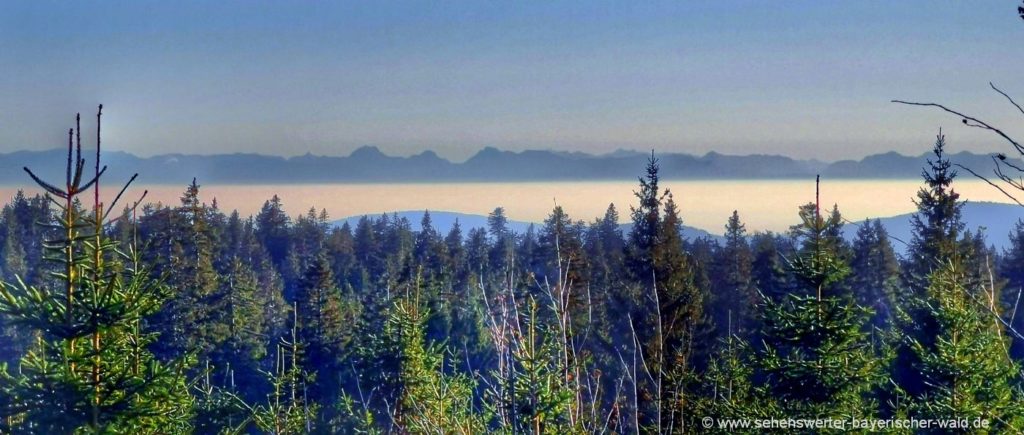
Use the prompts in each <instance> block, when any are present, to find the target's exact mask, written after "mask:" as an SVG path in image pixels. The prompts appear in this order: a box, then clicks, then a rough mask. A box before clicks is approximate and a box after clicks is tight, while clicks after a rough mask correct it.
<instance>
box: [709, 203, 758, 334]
mask: <svg viewBox="0 0 1024 435" xmlns="http://www.w3.org/2000/svg"><path fill="white" fill-rule="evenodd" d="M746 232H747V229H746V226H745V225H743V222H741V221H740V216H739V213H738V212H736V211H733V212H732V215H731V216H729V220H728V223H726V225H725V244H724V245H723V246H722V247H721V249H719V250H718V251H717V252H716V253H715V264H714V267H713V270H714V277H713V279H712V288H713V293H712V296H711V304H712V307H713V308H712V310H711V314H712V318H713V320H714V323H715V328H716V329H715V330H716V332H717V334H716V336H718V337H729V336H732V335H736V336H739V337H742V338H747V337H749V335H748V333H749V332H750V329H751V328H752V326H753V320H754V317H755V316H754V314H755V313H756V310H755V305H756V303H757V294H756V292H755V289H754V286H753V284H754V282H753V280H754V278H753V274H752V268H753V253H752V252H751V250H750V245H749V244H748V242H747V236H746Z"/></svg>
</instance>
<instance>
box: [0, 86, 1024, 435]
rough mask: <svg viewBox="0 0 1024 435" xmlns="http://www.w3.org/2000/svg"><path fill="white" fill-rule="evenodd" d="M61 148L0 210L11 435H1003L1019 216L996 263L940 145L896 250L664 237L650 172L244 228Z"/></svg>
mask: <svg viewBox="0 0 1024 435" xmlns="http://www.w3.org/2000/svg"><path fill="white" fill-rule="evenodd" d="M101 112H102V106H101V107H100V112H97V115H96V122H97V124H99V122H100V119H101V115H102V113H101ZM79 122H80V121H79ZM67 139H68V147H67V160H66V161H65V162H59V161H58V162H53V163H54V165H60V164H62V163H63V164H65V165H66V167H65V171H64V175H65V179H64V180H44V179H41V178H39V177H38V176H37V175H36V173H35V172H33V169H34V168H25V172H26V174H25V176H26V177H27V178H30V179H31V180H33V181H34V182H36V183H37V184H38V185H39V188H40V189H42V191H43V192H44V193H43V194H38V195H34V196H29V195H26V194H24V193H18V195H16V196H15V197H14V198H12V199H11V200H10V202H9V203H8V204H7V205H6V206H4V208H3V212H2V217H0V241H2V242H0V246H2V251H0V252H2V263H0V270H2V272H3V285H2V287H0V313H2V317H0V319H2V322H3V323H2V330H0V334H2V335H0V338H2V339H0V344H2V346H3V352H0V358H2V361H3V363H2V366H0V367H2V370H0V413H2V417H3V419H2V421H0V430H2V431H3V432H5V433H272V434H284V433H465V434H469V433H484V432H498V433H706V432H716V431H720V432H733V431H735V432H759V431H760V430H758V429H755V428H753V427H748V428H735V427H732V428H729V427H722V426H718V425H717V423H715V424H712V425H709V424H707V423H706V421H704V420H703V419H705V418H708V417H711V418H716V419H718V418H730V419H751V420H752V421H757V419H766V418H786V419H822V418H834V419H849V420H850V421H853V420H857V419H860V420H863V421H868V420H872V419H878V420H881V419H894V418H895V419H922V420H923V419H938V420H944V419H946V420H949V419H969V420H970V421H974V420H978V419H983V420H984V421H986V422H987V426H986V427H985V428H984V430H980V429H978V428H975V429H977V430H978V431H981V432H991V433H1008V432H1018V431H1020V430H1022V428H1024V392H1022V386H1024V384H1022V380H1024V376H1022V371H1021V362H1022V358H1024V336H1021V334H1020V332H1018V331H1021V330H1024V316H1019V315H1017V309H1018V308H1019V302H1020V294H1021V291H1020V288H1021V287H1022V286H1024V274H1022V272H1021V270H1022V263H1021V262H1022V261H1024V260H1022V259H1024V222H1021V223H1018V224H1017V226H1016V231H1015V232H1014V233H1013V234H1010V235H1009V237H1010V238H1011V242H1012V248H1011V249H1008V250H1005V251H1004V252H997V251H996V250H995V249H993V248H990V247H987V246H986V244H985V242H984V239H983V237H982V234H981V233H980V232H977V233H972V232H970V231H965V230H964V223H963V222H962V217H961V213H960V211H961V207H962V205H963V203H962V201H961V200H960V199H959V196H958V194H957V193H956V180H957V176H958V173H957V171H956V168H955V167H953V166H952V165H951V164H950V161H949V160H948V158H947V155H946V154H945V149H944V148H945V142H944V141H945V138H944V137H943V136H941V135H939V136H938V137H937V138H936V142H935V143H934V147H933V155H932V157H931V158H930V159H929V160H928V166H927V167H925V168H923V172H922V175H923V179H922V180H921V185H920V190H919V192H918V194H917V198H916V200H915V204H916V205H917V214H916V215H914V217H913V219H912V225H913V237H912V239H911V240H907V241H898V242H900V243H906V244H907V245H908V247H907V249H908V251H907V254H906V255H897V254H896V251H895V250H894V248H893V243H894V242H896V241H894V240H892V239H891V238H890V237H889V236H888V235H887V233H886V230H885V228H883V227H882V226H881V225H880V224H879V223H878V221H865V222H861V223H850V222H848V221H846V220H844V219H843V217H842V214H841V211H840V210H839V209H838V207H836V206H827V205H826V204H825V203H822V202H821V199H820V198H816V197H809V198H808V201H807V202H806V203H804V204H793V219H792V220H793V225H792V227H791V228H790V230H789V231H787V232H784V233H772V232H755V233H752V234H751V233H749V232H748V231H746V229H745V227H744V223H743V220H742V216H740V215H739V214H738V213H733V214H732V216H728V217H727V219H726V220H725V222H724V223H723V226H722V234H723V235H724V239H722V240H724V242H719V241H716V240H712V239H708V238H696V239H687V238H684V237H682V235H681V233H680V227H681V222H682V220H683V219H684V218H685V217H684V216H680V213H679V207H678V203H677V201H678V200H683V201H685V198H678V199H677V198H676V197H674V196H673V194H672V192H670V191H669V190H668V189H664V188H663V187H662V186H661V185H660V184H659V181H660V180H659V174H658V173H659V161H658V158H657V155H655V154H652V155H651V157H650V158H649V160H648V163H647V165H646V167H645V168H637V169H638V172H639V174H640V175H639V177H638V183H637V185H636V188H635V191H634V193H635V200H634V201H633V203H632V204H629V205H623V209H622V210H620V209H619V208H617V207H616V206H615V205H609V206H608V209H607V212H606V213H605V214H604V216H603V217H601V218H599V219H595V220H593V221H591V222H585V221H582V220H575V219H574V218H573V217H571V216H568V215H567V214H566V213H565V212H564V211H563V210H562V209H561V208H560V207H557V206H556V207H554V208H553V209H552V210H551V213H550V215H549V216H548V218H547V219H546V220H545V221H544V223H543V225H538V226H531V227H529V229H528V230H526V231H525V232H514V231H512V230H510V229H509V227H508V218H507V217H506V215H505V211H504V210H503V209H502V208H500V207H499V208H495V209H494V211H493V212H492V213H491V214H490V215H489V217H488V219H487V224H488V225H487V227H486V228H471V229H463V228H461V227H460V226H459V225H458V224H456V225H455V226H453V227H452V228H451V230H450V231H448V232H447V233H441V232H439V231H437V230H436V229H435V228H434V226H433V225H432V223H431V216H430V213H429V211H427V212H424V213H423V216H422V219H421V220H420V221H419V222H409V221H408V220H407V219H405V218H400V217H398V216H397V215H383V216H380V217H376V218H371V217H364V218H362V219H361V220H359V221H358V224H356V225H354V226H351V225H348V224H344V225H341V226H337V225H332V224H331V223H330V220H329V219H330V218H329V216H327V214H326V212H323V211H317V210H316V209H310V210H309V212H308V213H306V214H304V215H300V216H289V215H287V214H286V213H285V212H284V210H283V208H282V201H281V200H280V199H279V198H278V197H276V196H275V197H272V198H268V199H267V200H266V201H265V202H264V204H263V206H262V209H261V210H260V211H259V213H258V214H256V215H255V216H241V215H239V213H237V212H231V211H227V210H221V209H220V208H218V206H217V203H216V201H215V200H209V201H208V199H207V198H205V197H204V196H203V190H202V187H201V184H200V183H199V182H198V180H193V181H192V182H191V183H190V184H187V185H184V186H182V193H181V198H180V202H179V203H175V204H160V203H155V204H154V203H150V202H146V201H145V194H144V193H143V194H141V197H140V195H139V194H138V192H137V191H136V190H133V189H131V188H130V187H131V186H130V185H131V183H132V181H134V180H135V178H134V177H133V178H132V179H130V180H122V181H126V182H127V183H128V184H127V185H119V184H117V183H118V182H120V181H118V180H108V179H106V178H105V177H104V172H105V171H106V167H105V166H103V165H102V154H101V146H100V145H101V144H100V136H99V132H98V131H97V137H96V145H95V147H94V148H89V149H95V154H94V155H92V154H88V153H85V154H83V151H82V145H81V141H82V137H81V127H80V126H78V127H76V128H73V129H71V130H70V131H69V132H68V136H67ZM141 176H144V175H140V177H141ZM821 182H822V183H827V181H821ZM101 189H102V190H107V189H110V190H113V191H116V192H120V193H119V194H118V195H117V197H116V199H115V200H114V201H113V202H112V203H111V204H104V203H102V202H100V200H99V198H100V197H101ZM126 192H128V193H126ZM132 195H134V196H135V197H132ZM622 224H627V225H626V226H622ZM844 225H856V226H857V230H856V237H855V239H854V240H853V241H852V242H849V241H847V240H846V239H844V238H843V237H842V234H841V230H842V227H843V226H844ZM979 421H980V420H979ZM775 429H779V427H775ZM805 429H806V428H805ZM876 429H877V428H876ZM919 429H921V428H919V427H918V428H909V427H902V428H901V427H889V428H887V430H885V431H886V432H928V431H927V430H919ZM798 431H799V430H798ZM806 431H811V432H840V430H838V429H836V428H831V429H829V428H825V429H822V428H818V429H815V430H806ZM841 431H842V432H846V431H853V432H873V431H877V430H868V429H864V428H861V429H860V430H857V429H851V428H849V427H847V428H844V430H841ZM934 431H937V432H945V431H946V430H942V429H937V430H934ZM972 431H973V430H972Z"/></svg>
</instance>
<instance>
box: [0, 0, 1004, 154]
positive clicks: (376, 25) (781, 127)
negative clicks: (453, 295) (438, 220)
mask: <svg viewBox="0 0 1024 435" xmlns="http://www.w3.org/2000/svg"><path fill="white" fill-rule="evenodd" d="M1019 4H1020V3H1019V2H1018V1H1010V0H992V1H981V2H962V1H936V0H928V1H923V0H912V1H899V2H892V1H836V2H821V1H786V2H779V1H770V0H765V1H711V0H708V1H703V0H695V1H686V2H678V1H672V2H634V1H623V2H606V1H588V2H560V1H539V2H532V1H523V2H495V1H474V2H459V1H441V2H403V1H388V2H363V1H359V2H304V1H294V2H292V1H289V2H256V1H237V2H236V1H220V2H207V1H202V2H150V1H131V2H128V1H125V2H116V1H104V2H97V3H92V2H74V3H72V2H49V1H35V2H12V3H7V4H5V5H4V7H3V10H2V12H0V73H2V74H3V75H4V79H3V80H0V152H10V151H15V150H22V149H48V148H56V147H59V146H61V144H62V143H64V141H65V140H66V139H65V137H66V136H65V135H66V132H67V128H68V127H70V126H71V124H72V123H73V119H74V114H75V112H79V111H80V112H82V113H83V117H84V119H85V129H84V131H85V134H86V135H87V136H88V135H91V134H93V133H91V128H92V125H93V124H94V122H93V120H94V115H95V107H96V105H97V104H99V103H103V104H104V106H105V109H104V124H103V136H104V143H105V144H106V146H107V147H108V149H109V148H114V149H118V150H123V151H128V152H131V153H134V154H137V155H142V156H151V155H157V154H166V153H196V154H214V153H236V152H246V153H261V154H273V155H284V156H292V155H301V154H305V153H307V152H309V153H313V154H318V155H337V156H343V155H348V154H349V153H350V152H351V151H352V150H354V149H356V148H358V147H360V146H364V145H373V146H377V147H378V148H380V149H381V150H382V151H384V152H385V153H387V154H392V155H412V154H416V153H419V152H421V151H424V150H427V149H429V150H434V151H436V152H437V153H438V154H440V155H441V156H443V157H446V158H449V159H452V160H454V161H461V160H464V159H466V158H468V157H470V156H471V155H472V154H474V153H475V152H476V151H478V150H479V149H481V148H483V147H485V146H494V147H498V148H501V149H507V150H524V149H555V150H566V151H585V152H590V153H605V152H611V151H613V150H616V149H620V148H621V149H634V150H650V149H655V150H657V151H658V152H684V153H691V154H704V153H706V152H709V151H717V152H720V153H724V154H754V153H766V154H782V155H787V156H792V157H798V158H816V159H821V160H826V161H833V160H839V159H848V158H861V157H863V156H865V155H869V154H873V153H879V152H886V151H897V152H901V153H904V154H913V155H918V154H921V153H924V152H926V151H928V150H929V149H930V147H931V144H932V142H933V141H934V136H935V134H936V133H937V131H938V129H939V128H940V127H944V132H945V133H946V134H947V137H948V142H949V144H950V149H951V150H953V151H961V150H969V151H976V152H988V151H992V150H1002V149H1005V146H1004V145H1003V144H1002V143H1001V142H999V141H998V140H997V138H995V136H994V135H992V134H989V133H986V132H982V131H979V130H976V129H971V128H967V127H964V126H962V125H960V123H959V119H956V118H954V117H952V116H949V115H946V114H943V113H941V112H939V111H937V110H933V109H926V108H916V107H908V106H902V105H897V104H893V103H890V102H889V100H891V99H894V98H895V99H908V100H916V101H934V102H941V103H945V104H947V105H950V106H953V107H956V108H959V109H962V110H964V111H967V112H970V113H971V114H975V115H977V116H978V117H981V118H982V119H985V120H987V121H991V122H992V123H996V124H999V125H1000V126H1003V127H1006V129H1007V130H1008V131H1010V132H1011V133H1016V132H1018V131H1019V132H1020V133H1022V134H1018V137H1019V136H1024V122H1022V121H1024V116H1022V115H1021V114H1020V113H1019V112H1016V109H1014V108H1013V107H1012V106H1010V105H1009V104H1008V103H1007V102H1006V101H1005V100H1004V99H1002V97H1001V96H1000V95H998V94H996V93H995V92H994V91H992V90H991V89H990V88H989V87H988V86H989V85H988V83H989V82H993V83H995V84H996V85H997V86H999V87H1000V88H1002V89H1003V90H1005V91H1007V92H1008V93H1010V94H1011V95H1017V96H1019V99H1020V100H1024V75H1022V74H1021V72H1022V71H1024V43H1022V42H1024V21H1022V20H1021V19H1020V18H1019V17H1018V16H1017V13H1016V8H1017V6H1018V5H1019Z"/></svg>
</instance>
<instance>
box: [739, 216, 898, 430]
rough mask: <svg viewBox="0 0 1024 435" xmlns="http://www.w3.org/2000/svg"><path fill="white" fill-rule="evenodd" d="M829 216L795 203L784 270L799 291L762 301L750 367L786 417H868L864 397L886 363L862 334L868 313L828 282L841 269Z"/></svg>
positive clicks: (869, 405) (869, 402) (871, 407)
mask: <svg viewBox="0 0 1024 435" xmlns="http://www.w3.org/2000/svg"><path fill="white" fill-rule="evenodd" d="M812 205H813V204H812ZM835 216H836V214H832V215H831V216H830V217H829V218H828V219H825V218H823V217H822V216H821V214H820V211H819V209H818V208H817V207H801V208H800V218H801V221H802V223H801V225H799V226H798V227H797V228H795V231H794V232H795V234H796V235H797V237H798V242H800V244H801V249H800V251H799V252H798V253H797V255H796V257H795V258H793V259H792V260H791V261H790V262H789V267H790V270H791V271H792V273H793V275H794V276H795V278H796V279H797V281H798V282H799V283H800V284H801V285H802V287H803V291H800V292H796V293H791V294H787V295H785V296H782V297H773V298H766V300H765V302H764V308H763V314H762V323H763V326H762V328H763V329H762V331H761V338H762V340H763V343H764V348H763V349H762V350H760V351H759V354H758V358H757V359H758V362H757V368H758V371H759V372H760V376H762V377H763V379H764V380H765V383H766V387H767V392H768V394H769V397H770V400H774V401H775V403H776V406H777V407H778V408H779V410H781V411H782V415H786V416H789V417H795V418H827V417H832V418H845V419H852V418H872V417H874V416H875V412H876V411H875V410H876V409H877V403H876V402H875V400H874V398H873V396H872V394H873V392H874V391H875V390H876V388H877V387H878V386H879V385H881V384H882V382H883V380H884V379H885V376H884V369H885V365H886V360H885V358H884V357H883V355H880V353H879V350H878V349H876V348H874V347H873V346H872V342H871V336H870V333H869V332H868V331H866V325H867V324H868V322H869V319H870V316H871V314H872V312H871V310H870V309H868V308H864V307H861V306H859V305H856V304H855V303H854V302H853V300H852V298H851V297H850V296H849V295H848V294H844V292H842V291H840V290H839V289H837V286H836V284H837V283H839V282H841V281H842V280H843V278H844V277H845V276H846V275H847V274H848V273H849V266H848V265H847V264H846V262H845V261H843V259H842V258H841V257H840V256H839V254H838V252H837V250H838V246H837V244H836V243H835V241H834V240H833V239H831V237H830V233H833V232H832V231H830V227H834V226H835V225H837V224H838V223H839V222H838V220H837V219H836V218H835Z"/></svg>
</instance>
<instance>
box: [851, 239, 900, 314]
mask: <svg viewBox="0 0 1024 435" xmlns="http://www.w3.org/2000/svg"><path fill="white" fill-rule="evenodd" d="M850 268H851V274H850V286H851V287H852V288H853V290H854V296H855V298H856V301H857V304H859V305H861V306H864V307H868V308H871V309H872V310H873V311H874V312H875V315H874V317H873V319H872V321H871V324H872V325H873V326H875V327H878V328H880V329H887V328H888V326H889V325H890V324H891V323H892V320H893V310H894V305H895V304H896V302H897V296H898V295H899V292H900V268H899V260H898V259H897V257H896V253H895V251H894V250H893V248H892V243H890V242H889V233H888V232H887V231H886V230H885V227H883V226H882V222H881V221H879V220H877V219H876V220H873V221H872V220H866V221H864V223H863V224H861V225H860V227H859V228H858V229H857V235H856V238H855V239H854V241H853V259H852V261H851V262H850Z"/></svg>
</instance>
